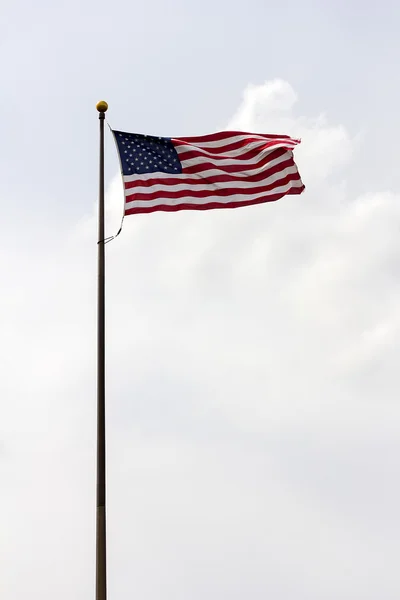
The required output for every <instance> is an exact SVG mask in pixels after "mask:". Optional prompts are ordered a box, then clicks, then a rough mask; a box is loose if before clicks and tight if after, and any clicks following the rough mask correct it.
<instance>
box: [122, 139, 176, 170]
mask: <svg viewBox="0 0 400 600" xmlns="http://www.w3.org/2000/svg"><path fill="white" fill-rule="evenodd" d="M114 134H115V139H116V141H117V146H118V150H119V155H120V158H121V166H122V172H123V174H124V175H142V174H143V173H159V172H161V173H172V174H175V175H178V174H179V173H182V165H181V162H180V160H179V157H178V153H177V151H176V150H175V148H174V145H173V143H172V142H171V139H170V138H164V137H154V136H151V135H140V134H138V133H123V132H122V131H114Z"/></svg>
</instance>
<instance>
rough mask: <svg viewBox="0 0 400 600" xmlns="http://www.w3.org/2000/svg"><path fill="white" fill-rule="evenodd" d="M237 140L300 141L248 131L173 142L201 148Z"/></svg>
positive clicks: (215, 134) (210, 134) (207, 135)
mask: <svg viewBox="0 0 400 600" xmlns="http://www.w3.org/2000/svg"><path fill="white" fill-rule="evenodd" d="M235 138H241V139H243V140H247V139H249V138H250V139H251V138H257V139H270V140H274V139H282V140H287V141H290V142H292V141H295V142H297V143H298V142H299V140H294V138H291V137H290V136H289V135H279V134H276V133H248V132H246V131H219V132H218V133H208V134H206V135H199V136H190V137H186V136H183V137H177V138H173V140H174V141H175V140H179V141H182V142H189V143H191V144H194V145H195V146H198V145H199V146H201V145H204V144H212V145H215V146H217V145H218V142H221V141H222V142H224V140H230V141H232V140H234V139H235Z"/></svg>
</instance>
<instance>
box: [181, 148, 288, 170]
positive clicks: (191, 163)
mask: <svg viewBox="0 0 400 600" xmlns="http://www.w3.org/2000/svg"><path fill="white" fill-rule="evenodd" d="M268 154H271V151H270V150H261V152H260V153H259V154H258V155H257V157H256V158H250V159H247V160H242V159H240V158H238V159H236V160H235V161H232V159H230V158H226V156H223V157H221V158H219V157H217V156H214V157H213V158H210V159H209V158H208V157H206V156H204V157H203V156H195V157H194V158H186V159H185V158H180V161H181V164H182V168H183V169H185V168H188V167H196V166H201V165H204V164H210V163H211V164H212V165H215V167H216V168H217V169H218V168H221V169H222V168H223V167H236V168H237V170H238V171H241V170H243V168H244V169H246V167H256V166H257V165H258V164H259V163H260V161H261V160H263V159H264V158H268ZM288 158H289V154H288V155H287V156H286V159H288ZM271 162H272V161H271ZM269 164H270V163H268V164H264V165H262V168H263V169H268V167H269Z"/></svg>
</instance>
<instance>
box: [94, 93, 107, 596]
mask: <svg viewBox="0 0 400 600" xmlns="http://www.w3.org/2000/svg"><path fill="white" fill-rule="evenodd" d="M96 108H97V110H98V112H99V125H100V161H99V214H98V218H99V221H98V243H97V267H98V272H97V485H96V487H97V490H96V600H106V599H107V552H106V548H107V545H106V430H105V239H104V120H105V113H106V111H107V109H108V104H107V102H104V101H103V100H102V101H100V102H98V103H97V105H96Z"/></svg>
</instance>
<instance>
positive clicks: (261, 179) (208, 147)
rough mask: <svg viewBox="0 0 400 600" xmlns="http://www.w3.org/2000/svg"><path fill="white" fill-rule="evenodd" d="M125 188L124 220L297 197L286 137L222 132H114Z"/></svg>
mask: <svg viewBox="0 0 400 600" xmlns="http://www.w3.org/2000/svg"><path fill="white" fill-rule="evenodd" d="M113 134H114V137H115V140H116V144H117V148H118V151H119V156H120V162H121V170H122V177H123V182H124V189H125V215H132V214H136V213H149V212H154V211H159V210H162V211H177V210H207V209H211V208H236V207H239V206H247V205H250V204H259V203H262V202H271V201H273V200H278V199H279V198H282V196H285V195H287V194H301V192H302V191H303V190H304V185H303V183H302V181H301V178H300V175H299V172H298V170H297V167H296V164H295V162H294V159H293V149H294V147H295V146H296V145H297V144H298V143H299V140H295V139H292V138H290V137H289V136H286V135H265V134H256V133H244V132H241V131H222V132H219V133H213V134H209V135H203V136H198V137H180V138H166V137H155V136H151V135H141V134H137V133H124V132H122V131H113Z"/></svg>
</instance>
